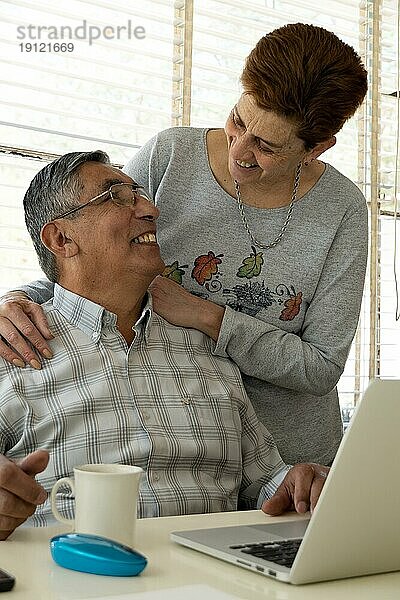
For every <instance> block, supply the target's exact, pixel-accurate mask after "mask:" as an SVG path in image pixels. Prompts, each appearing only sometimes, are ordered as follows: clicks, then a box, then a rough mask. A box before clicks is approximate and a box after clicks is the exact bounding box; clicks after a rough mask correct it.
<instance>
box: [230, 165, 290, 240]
mask: <svg viewBox="0 0 400 600" xmlns="http://www.w3.org/2000/svg"><path fill="white" fill-rule="evenodd" d="M300 174H301V162H299V164H298V165H297V169H296V175H295V178H294V184H293V191H292V199H291V201H290V204H289V207H288V211H287V214H286V219H285V222H284V224H283V225H282V228H281V230H280V232H279V233H278V235H277V237H276V239H275V240H274V241H273V242H271V243H270V244H262V243H261V242H259V241H258V240H256V238H255V237H254V235H253V234H252V232H251V229H250V227H249V224H248V222H247V218H246V215H245V213H244V205H243V202H242V199H241V197H240V185H239V182H238V181H236V179H235V190H236V200H237V203H238V209H239V212H240V216H241V217H242V223H243V225H244V227H245V229H246V231H247V234H248V236H249V238H250V239H251V241H252V243H253V245H254V246H258V247H259V248H263V249H264V250H269V249H270V248H273V247H274V246H276V245H277V244H279V242H280V241H281V239H282V238H283V235H284V233H285V231H286V228H287V226H288V225H289V222H290V219H291V218H292V212H293V206H294V203H295V202H296V198H297V191H298V189H299V183H300Z"/></svg>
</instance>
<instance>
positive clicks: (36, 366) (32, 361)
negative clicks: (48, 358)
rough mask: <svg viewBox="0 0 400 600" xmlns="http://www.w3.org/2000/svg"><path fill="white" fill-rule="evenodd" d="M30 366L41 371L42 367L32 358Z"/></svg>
mask: <svg viewBox="0 0 400 600" xmlns="http://www.w3.org/2000/svg"><path fill="white" fill-rule="evenodd" d="M29 364H30V365H31V367H33V368H34V369H41V368H42V365H41V364H40V362H39V361H38V360H35V359H34V358H33V359H32V360H31V361H30V363H29Z"/></svg>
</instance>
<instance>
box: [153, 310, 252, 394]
mask: <svg viewBox="0 0 400 600" xmlns="http://www.w3.org/2000/svg"><path fill="white" fill-rule="evenodd" d="M152 332H153V337H152V340H153V341H155V343H157V344H163V346H164V349H165V350H166V351H170V352H172V353H174V352H176V353H179V352H182V351H185V352H186V353H187V354H189V355H190V356H191V357H192V358H193V359H194V360H198V361H199V363H200V362H202V364H206V365H207V366H208V367H210V368H211V369H213V370H218V371H220V372H221V373H222V374H224V375H226V376H227V377H229V379H234V380H235V381H236V382H237V383H238V385H239V386H240V387H242V377H241V374H240V370H239V367H238V366H237V365H236V364H235V363H234V362H233V360H231V359H230V358H226V357H222V356H218V355H216V354H214V353H213V352H214V350H215V345H216V344H215V342H214V340H213V339H211V338H210V337H209V336H208V335H206V334H205V333H203V332H202V331H199V330H198V329H191V328H189V327H180V326H177V325H172V324H171V323H169V321H167V320H166V319H164V318H163V317H161V316H160V315H158V314H157V313H153V317H152Z"/></svg>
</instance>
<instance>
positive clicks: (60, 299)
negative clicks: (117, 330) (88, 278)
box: [53, 283, 153, 342]
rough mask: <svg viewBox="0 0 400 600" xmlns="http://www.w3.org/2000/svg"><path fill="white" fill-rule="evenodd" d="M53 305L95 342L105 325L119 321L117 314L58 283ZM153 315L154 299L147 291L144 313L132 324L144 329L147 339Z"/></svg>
mask: <svg viewBox="0 0 400 600" xmlns="http://www.w3.org/2000/svg"><path fill="white" fill-rule="evenodd" d="M53 306H54V307H55V308H56V309H57V310H58V311H59V312H60V313H61V314H62V315H63V317H65V319H67V321H68V322H69V323H71V325H74V326H75V327H77V328H78V329H80V330H81V331H83V332H84V333H86V334H87V335H88V336H90V337H91V339H92V340H93V341H94V342H98V340H99V339H100V336H101V332H102V329H103V327H105V326H107V327H113V326H114V327H115V326H116V323H117V315H115V314H114V313H112V312H110V311H108V310H106V309H105V308H104V307H103V306H100V305H99V304H96V303H95V302H92V301H91V300H88V299H87V298H83V297H82V296H79V295H78V294H75V293H74V292H71V291H69V290H66V289H65V288H63V287H62V286H61V285H59V284H58V283H56V284H55V285H54V299H53ZM152 316H153V304H152V299H151V295H150V293H149V292H147V294H146V297H145V302H144V305H143V309H142V313H141V315H140V317H139V319H138V320H137V321H136V323H135V324H134V325H133V326H132V329H135V330H136V331H138V332H139V331H140V330H142V329H143V332H144V336H145V339H146V341H147V339H148V336H149V333H150V325H151V321H152Z"/></svg>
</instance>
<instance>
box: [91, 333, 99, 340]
mask: <svg viewBox="0 0 400 600" xmlns="http://www.w3.org/2000/svg"><path fill="white" fill-rule="evenodd" d="M98 335H99V332H98V331H93V333H92V340H95V339H96V338H97V336H98Z"/></svg>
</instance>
